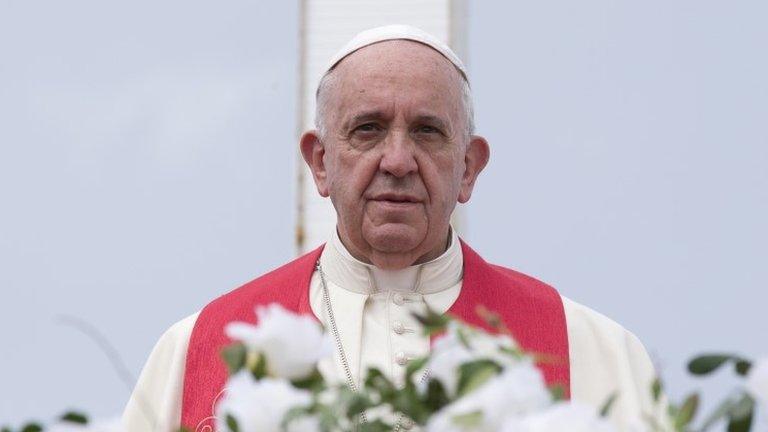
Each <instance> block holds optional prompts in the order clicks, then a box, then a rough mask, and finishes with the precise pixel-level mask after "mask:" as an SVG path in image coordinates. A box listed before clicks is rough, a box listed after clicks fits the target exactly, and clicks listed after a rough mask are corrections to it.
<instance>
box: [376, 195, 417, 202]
mask: <svg viewBox="0 0 768 432" xmlns="http://www.w3.org/2000/svg"><path fill="white" fill-rule="evenodd" d="M372 200H373V201H379V202H382V203H387V204H416V203H419V202H421V200H420V199H418V198H416V197H415V196H413V195H408V194H397V193H384V194H379V195H376V196H374V197H373V198H372Z"/></svg>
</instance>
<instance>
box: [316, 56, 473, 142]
mask: <svg viewBox="0 0 768 432" xmlns="http://www.w3.org/2000/svg"><path fill="white" fill-rule="evenodd" d="M334 70H335V68H332V69H331V70H329V71H328V72H326V73H325V75H323V77H322V78H321V79H320V84H318V85H317V92H316V93H315V128H316V129H317V132H318V134H319V135H320V137H321V138H322V137H324V136H325V133H326V132H327V129H326V124H325V119H326V110H327V108H328V93H329V92H330V90H331V89H333V88H335V87H336V85H337V84H338V79H337V78H335V76H336V74H334V73H333V71H334ZM456 70H457V71H458V72H459V75H461V102H462V105H464V114H465V117H466V119H467V124H466V126H465V127H466V136H469V135H472V134H473V133H475V107H474V105H473V103H472V90H471V89H470V87H469V81H467V78H466V77H465V76H464V74H463V73H462V72H461V71H459V70H458V69H456Z"/></svg>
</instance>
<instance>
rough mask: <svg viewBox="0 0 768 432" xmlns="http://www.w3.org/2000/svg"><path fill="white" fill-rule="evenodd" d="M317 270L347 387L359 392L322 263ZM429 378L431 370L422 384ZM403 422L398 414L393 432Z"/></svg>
mask: <svg viewBox="0 0 768 432" xmlns="http://www.w3.org/2000/svg"><path fill="white" fill-rule="evenodd" d="M315 268H316V269H317V272H318V273H319V274H320V282H321V284H322V286H323V300H324V302H325V309H326V310H327V312H328V321H329V323H330V325H331V333H333V339H334V341H335V342H336V349H337V350H338V352H339V357H341V365H342V367H343V368H344V374H345V375H346V376H347V386H349V389H350V390H352V391H353V392H357V385H355V379H354V378H353V377H352V369H351V368H350V367H349V361H348V360H347V354H346V352H345V351H344V345H343V344H342V343H341V335H340V334H339V329H338V327H337V326H336V317H335V316H334V314H333V307H332V306H331V295H330V293H329V292H328V284H327V283H326V282H325V272H324V271H323V266H321V265H320V261H318V262H317V264H316V265H315ZM428 376H429V369H427V370H425V371H424V374H423V375H422V376H421V379H420V382H424V381H425V380H426V379H427V377H428ZM367 421H368V418H367V417H366V415H365V412H362V413H360V422H361V423H366V422H367ZM402 421H403V413H398V414H397V420H396V422H395V428H394V429H393V432H400V430H401V427H402Z"/></svg>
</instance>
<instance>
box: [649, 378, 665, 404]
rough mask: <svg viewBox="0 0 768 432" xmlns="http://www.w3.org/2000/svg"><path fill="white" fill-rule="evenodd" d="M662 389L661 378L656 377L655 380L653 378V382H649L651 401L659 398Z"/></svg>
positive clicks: (656, 400)
mask: <svg viewBox="0 0 768 432" xmlns="http://www.w3.org/2000/svg"><path fill="white" fill-rule="evenodd" d="M662 390H663V386H662V384H661V379H660V378H658V377H656V379H655V380H653V384H651V394H653V401H654V402H658V401H659V398H661V391H662Z"/></svg>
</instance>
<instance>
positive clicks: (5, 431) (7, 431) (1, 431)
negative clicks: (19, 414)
mask: <svg viewBox="0 0 768 432" xmlns="http://www.w3.org/2000/svg"><path fill="white" fill-rule="evenodd" d="M0 432H11V428H10V427H8V426H3V428H2V429H0Z"/></svg>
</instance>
